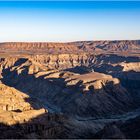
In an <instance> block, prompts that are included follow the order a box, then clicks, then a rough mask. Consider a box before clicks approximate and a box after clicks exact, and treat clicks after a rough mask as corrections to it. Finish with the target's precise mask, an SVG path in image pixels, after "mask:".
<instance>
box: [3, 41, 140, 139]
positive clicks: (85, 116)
mask: <svg viewBox="0 0 140 140" xmlns="http://www.w3.org/2000/svg"><path fill="white" fill-rule="evenodd" d="M0 55H1V56H0V97H1V98H0V133H1V136H0V138H99V139H101V138H103V139H104V138H122V139H123V138H140V135H139V134H140V133H139V132H140V128H139V124H140V108H139V105H140V40H121V41H117V40H116V41H79V42H69V43H53V42H48V43H45V42H7V43H0ZM132 129H133V130H134V131H131V130H132Z"/></svg>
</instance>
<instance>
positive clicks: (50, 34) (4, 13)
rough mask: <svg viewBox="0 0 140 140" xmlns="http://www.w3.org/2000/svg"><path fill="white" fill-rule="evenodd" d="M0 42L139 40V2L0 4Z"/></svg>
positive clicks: (32, 2)
mask: <svg viewBox="0 0 140 140" xmlns="http://www.w3.org/2000/svg"><path fill="white" fill-rule="evenodd" d="M0 19H1V20H0V42H5V41H51V42H52V41H53V42H54V41H55V42H67V41H77V40H106V39H107V40H114V39H115V40H117V39H118V40H122V39H140V1H134V2H132V1H123V2H122V1H108V2H107V1H100V2H99V1H98V2H97V1H42V2H40V1H24V2H23V1H14V2H13V1H5V2H2V1H0Z"/></svg>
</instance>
